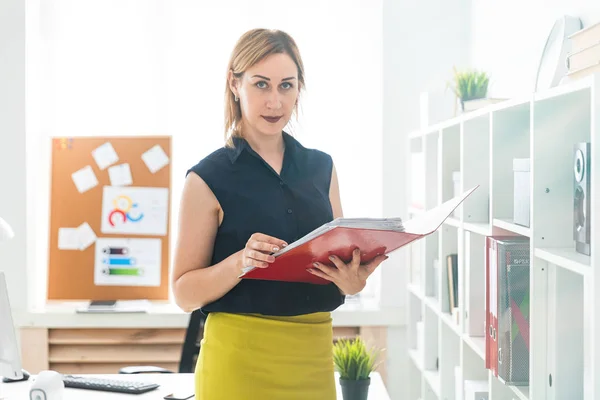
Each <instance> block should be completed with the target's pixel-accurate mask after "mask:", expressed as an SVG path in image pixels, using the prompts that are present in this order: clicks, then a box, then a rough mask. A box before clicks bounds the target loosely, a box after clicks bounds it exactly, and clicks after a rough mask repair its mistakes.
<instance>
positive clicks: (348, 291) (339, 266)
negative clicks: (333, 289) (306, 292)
mask: <svg viewBox="0 0 600 400" xmlns="http://www.w3.org/2000/svg"><path fill="white" fill-rule="evenodd" d="M329 259H330V260H331V261H332V262H333V264H334V265H335V267H332V266H329V265H325V264H322V263H320V262H315V263H314V264H313V268H309V269H308V272H310V273H311V274H313V275H316V276H320V277H321V278H324V279H327V280H328V281H331V282H333V283H335V284H336V286H337V287H338V288H339V289H340V291H341V292H342V294H345V295H354V294H356V293H358V292H360V291H361V290H363V289H364V287H365V285H366V284H367V278H368V277H369V275H371V274H372V273H373V271H375V268H377V267H378V266H379V264H381V263H382V262H383V261H385V260H387V259H388V256H386V255H380V256H377V257H375V258H374V259H373V260H372V261H371V262H369V263H367V264H361V261H360V250H359V249H355V250H354V252H353V253H352V260H351V261H350V262H349V263H348V264H346V263H344V262H343V261H342V260H341V259H340V258H339V257H336V256H333V255H332V256H330V257H329Z"/></svg>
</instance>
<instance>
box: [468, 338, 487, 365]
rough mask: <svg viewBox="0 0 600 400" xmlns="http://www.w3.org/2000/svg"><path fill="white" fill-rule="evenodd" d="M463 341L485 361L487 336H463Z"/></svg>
mask: <svg viewBox="0 0 600 400" xmlns="http://www.w3.org/2000/svg"><path fill="white" fill-rule="evenodd" d="M463 339H464V341H465V343H466V344H467V345H468V346H469V347H470V348H471V350H473V352H475V354H477V356H479V357H480V358H481V359H482V360H484V361H485V336H469V335H467V334H463ZM484 365H485V364H484Z"/></svg>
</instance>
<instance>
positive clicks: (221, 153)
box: [186, 147, 230, 178]
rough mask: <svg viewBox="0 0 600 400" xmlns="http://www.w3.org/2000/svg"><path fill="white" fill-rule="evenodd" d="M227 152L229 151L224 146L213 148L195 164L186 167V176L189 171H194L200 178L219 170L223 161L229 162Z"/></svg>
mask: <svg viewBox="0 0 600 400" xmlns="http://www.w3.org/2000/svg"><path fill="white" fill-rule="evenodd" d="M229 153H230V151H229V149H227V148H226V147H221V148H219V149H216V150H214V151H213V152H211V153H209V154H208V155H206V156H204V157H203V158H201V159H200V160H199V161H198V162H197V163H196V164H194V165H192V166H191V167H190V168H188V170H187V172H186V176H187V174H189V173H190V172H195V173H196V174H197V175H199V176H200V177H201V178H205V176H206V175H207V174H212V173H214V172H217V171H219V170H220V169H222V167H223V164H224V163H227V162H229V160H230V155H229Z"/></svg>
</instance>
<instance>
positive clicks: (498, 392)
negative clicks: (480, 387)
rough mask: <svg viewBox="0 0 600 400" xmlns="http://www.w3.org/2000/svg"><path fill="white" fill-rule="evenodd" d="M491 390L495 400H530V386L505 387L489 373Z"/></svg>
mask: <svg viewBox="0 0 600 400" xmlns="http://www.w3.org/2000/svg"><path fill="white" fill-rule="evenodd" d="M489 382H490V389H491V391H492V393H493V397H494V398H495V399H515V400H517V399H518V400H529V386H513V385H505V384H504V383H502V382H500V381H499V380H498V378H497V377H495V376H493V375H492V373H491V372H490V373H489Z"/></svg>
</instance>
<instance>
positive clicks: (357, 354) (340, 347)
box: [333, 337, 379, 380]
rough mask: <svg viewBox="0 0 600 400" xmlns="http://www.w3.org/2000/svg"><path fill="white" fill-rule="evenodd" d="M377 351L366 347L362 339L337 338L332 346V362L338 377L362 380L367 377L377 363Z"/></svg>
mask: <svg viewBox="0 0 600 400" xmlns="http://www.w3.org/2000/svg"><path fill="white" fill-rule="evenodd" d="M378 356H379V351H378V350H375V349H367V346H366V344H365V342H364V341H363V339H361V338H360V337H356V338H354V339H339V340H338V341H337V342H336V343H335V344H334V346H333V362H334V364H335V368H336V370H337V371H338V372H339V373H340V378H341V379H345V380H362V379H367V378H369V374H370V373H371V372H373V371H374V370H375V369H376V368H377V365H378V364H376V361H377V357H378Z"/></svg>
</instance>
